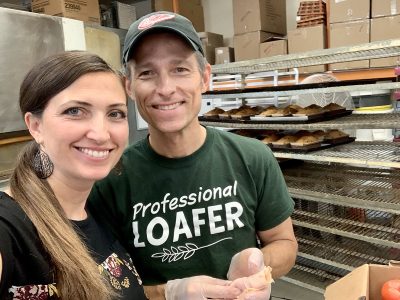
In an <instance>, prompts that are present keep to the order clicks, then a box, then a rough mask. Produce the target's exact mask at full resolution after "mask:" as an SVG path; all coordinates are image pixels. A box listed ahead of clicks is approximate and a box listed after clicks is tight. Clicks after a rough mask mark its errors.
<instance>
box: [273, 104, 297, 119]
mask: <svg viewBox="0 0 400 300" xmlns="http://www.w3.org/2000/svg"><path fill="white" fill-rule="evenodd" d="M297 111H298V109H297V108H295V107H292V106H291V105H289V106H287V107H284V108H279V109H278V110H277V111H276V112H275V113H273V114H271V117H289V116H291V115H293V114H295V113H297Z"/></svg>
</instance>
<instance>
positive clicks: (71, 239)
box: [10, 51, 122, 300]
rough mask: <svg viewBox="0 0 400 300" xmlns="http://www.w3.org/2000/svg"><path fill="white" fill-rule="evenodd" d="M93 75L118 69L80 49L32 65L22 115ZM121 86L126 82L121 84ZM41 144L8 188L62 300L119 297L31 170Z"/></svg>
mask: <svg viewBox="0 0 400 300" xmlns="http://www.w3.org/2000/svg"><path fill="white" fill-rule="evenodd" d="M92 72H112V73H114V74H117V75H118V76H120V74H118V73H117V72H116V71H114V70H113V69H112V68H111V67H110V66H109V65H108V64H107V63H106V62H105V61H104V60H103V59H101V58H100V57H98V56H97V55H94V54H90V53H87V52H82V51H70V52H63V53H60V54H57V55H54V56H51V57H48V58H47V59H45V60H43V61H42V62H41V63H39V64H38V65H36V66H35V67H33V69H31V71H29V73H28V74H27V75H26V77H25V79H24V80H23V82H22V84H21V89H20V98H19V104H20V109H21V112H22V114H23V115H25V113H27V112H32V113H33V114H35V115H37V116H38V117H40V116H41V114H42V112H43V111H44V109H45V108H46V106H47V104H48V102H49V101H50V100H51V98H52V97H54V96H55V95H57V94H58V93H60V92H61V91H62V90H64V89H65V88H67V87H68V86H70V85H71V84H72V83H73V82H75V81H76V80H77V79H78V78H80V77H81V76H83V75H85V74H88V73H92ZM121 82H122V81H121ZM37 151H39V145H38V144H37V143H35V142H32V143H31V144H30V145H28V146H27V147H26V148H25V149H24V150H23V151H22V153H21V154H20V156H19V158H18V161H17V164H16V168H15V170H14V172H13V174H12V176H11V178H10V190H11V194H12V196H13V198H14V199H15V201H17V202H18V203H19V205H20V206H21V207H22V209H23V210H24V212H25V213H26V214H27V215H28V217H29V218H30V220H31V221H32V223H33V224H34V226H35V227H36V229H37V232H38V235H39V237H40V239H41V241H42V243H43V246H44V249H45V251H46V252H47V253H48V255H49V257H50V259H51V263H52V264H53V266H54V277H55V282H56V283H57V290H58V293H59V295H60V298H61V299H63V300H65V299H71V300H77V299H79V300H109V299H112V297H113V296H115V293H114V292H113V290H112V288H110V287H109V286H108V285H107V284H106V282H105V280H104V278H103V276H102V275H101V274H100V273H99V269H98V266H97V264H96V262H95V261H94V260H93V258H92V257H91V256H90V254H89V251H88V249H87V248H86V246H85V245H84V244H83V242H82V240H81V239H80V237H79V236H78V234H77V233H76V232H75V230H74V228H73V226H72V224H71V222H70V221H69V220H68V219H67V217H66V215H65V213H64V211H63V209H62V207H61V205H60V203H59V202H58V200H57V198H56V196H55V194H54V192H53V190H52V189H51V187H50V185H49V184H48V182H47V180H45V179H40V178H38V176H37V175H36V173H35V171H34V169H33V168H32V161H33V157H34V156H35V154H36V153H37Z"/></svg>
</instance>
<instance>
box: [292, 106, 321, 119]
mask: <svg viewBox="0 0 400 300" xmlns="http://www.w3.org/2000/svg"><path fill="white" fill-rule="evenodd" d="M323 112H324V110H323V109H322V107H321V106H319V105H317V104H311V105H309V106H306V107H304V108H301V109H299V110H298V111H297V112H296V113H294V114H293V115H294V116H312V115H318V114H321V113H323Z"/></svg>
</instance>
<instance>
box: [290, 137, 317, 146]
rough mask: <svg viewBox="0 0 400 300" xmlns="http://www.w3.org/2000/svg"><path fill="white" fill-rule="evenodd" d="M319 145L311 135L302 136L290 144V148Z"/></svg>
mask: <svg viewBox="0 0 400 300" xmlns="http://www.w3.org/2000/svg"><path fill="white" fill-rule="evenodd" d="M315 144H321V141H320V140H319V139H318V138H316V137H314V136H313V135H304V136H302V137H301V138H299V139H297V140H296V141H295V142H292V143H290V145H291V146H297V147H304V146H309V145H315Z"/></svg>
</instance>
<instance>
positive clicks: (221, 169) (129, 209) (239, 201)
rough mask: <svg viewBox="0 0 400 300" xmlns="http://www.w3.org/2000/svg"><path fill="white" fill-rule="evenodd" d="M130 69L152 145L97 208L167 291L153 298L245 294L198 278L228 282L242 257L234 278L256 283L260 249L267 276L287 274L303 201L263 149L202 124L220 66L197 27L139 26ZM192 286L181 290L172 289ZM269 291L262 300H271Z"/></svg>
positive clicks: (161, 21) (168, 18) (138, 149)
mask: <svg viewBox="0 0 400 300" xmlns="http://www.w3.org/2000/svg"><path fill="white" fill-rule="evenodd" d="M123 63H124V65H125V68H126V82H125V86H126V90H127V93H128V95H129V96H130V97H131V98H132V99H134V101H135V102H136V105H137V108H138V110H139V112H140V114H141V116H142V117H143V118H144V119H145V120H146V121H147V123H148V125H149V136H148V138H147V139H145V140H142V141H140V142H138V143H136V144H134V145H132V146H130V147H129V148H128V149H127V150H126V152H125V155H124V157H123V171H122V174H121V175H120V176H109V177H108V178H107V179H106V180H104V181H102V182H100V183H99V184H98V185H97V186H96V187H95V189H94V190H93V192H92V195H91V201H90V203H91V204H92V206H93V209H94V210H96V211H97V214H98V215H99V217H101V218H102V219H103V220H104V222H106V223H107V224H109V225H110V226H111V227H112V228H113V230H114V232H115V233H116V234H117V235H118V236H119V238H120V240H121V241H122V242H124V243H125V245H126V246H127V247H128V248H129V251H130V253H131V255H132V257H133V259H134V262H135V265H136V268H137V270H138V272H139V274H140V275H141V277H142V279H143V283H144V285H146V286H151V285H160V286H157V287H153V288H149V289H146V290H147V291H148V292H149V293H151V295H156V294H157V293H159V294H158V296H163V293H164V286H163V285H161V284H163V283H166V282H168V283H169V284H167V293H168V291H170V290H172V289H173V290H174V291H175V290H179V289H185V290H189V284H190V283H191V284H193V283H195V282H196V283H197V286H196V287H192V288H193V289H194V288H198V289H199V290H200V292H201V297H199V299H204V298H216V297H218V296H216V295H217V294H218V293H215V289H213V288H211V287H210V286H211V285H214V287H217V286H218V288H217V289H218V290H219V291H223V292H222V295H223V296H224V295H225V297H223V298H229V296H227V295H228V293H234V292H236V291H232V290H229V291H228V290H223V288H226V287H224V285H226V283H225V282H214V281H208V280H211V279H210V278H207V280H206V281H202V280H203V279H204V278H203V277H201V278H199V277H195V279H194V280H190V278H191V276H195V275H201V274H202V275H207V276H211V277H215V278H221V279H224V278H226V277H227V272H228V268H229V266H230V263H231V259H232V257H233V256H234V255H235V254H236V253H239V254H238V255H236V256H235V259H233V260H232V264H231V269H230V270H229V271H230V274H231V275H232V274H235V275H234V276H233V275H232V276H230V278H229V279H235V278H236V277H238V276H249V275H250V274H252V273H254V272H256V271H258V270H259V269H260V268H258V267H256V268H253V269H252V267H251V265H252V263H253V266H254V265H257V264H259V263H257V262H255V261H257V255H258V254H257V253H256V252H254V251H248V250H249V249H251V248H254V247H257V245H258V242H259V243H260V246H261V251H262V252H261V251H260V252H259V253H262V257H261V263H262V267H264V264H265V265H266V266H271V267H272V275H273V277H274V278H277V277H280V276H282V275H284V274H286V273H287V272H288V271H289V270H290V268H291V267H292V266H293V264H294V261H295V257H296V252H297V242H296V239H295V237H294V233H293V226H292V222H291V219H290V214H291V213H292V211H293V201H292V200H291V198H290V196H289V194H288V191H287V188H286V185H285V183H284V180H283V176H282V173H281V171H280V168H279V165H278V163H277V161H276V159H275V158H274V157H273V154H272V152H271V151H270V150H268V148H266V147H265V146H264V145H263V144H262V143H260V142H258V141H256V140H253V139H248V138H244V137H240V136H237V135H234V134H232V133H227V132H223V131H218V130H216V129H212V128H205V127H203V126H201V125H200V123H199V121H198V113H199V111H200V107H201V101H202V99H201V94H202V93H203V92H205V91H206V90H207V86H208V83H209V80H210V73H211V66H210V65H209V64H208V63H207V62H206V60H205V58H204V51H203V48H202V44H201V41H200V39H199V37H198V36H197V33H196V31H195V29H194V28H193V26H192V24H191V23H190V21H189V20H187V19H186V18H184V17H182V16H180V15H177V14H173V13H169V12H156V13H152V14H149V15H147V16H144V17H142V18H141V19H139V20H138V21H136V22H134V23H133V24H132V25H131V27H130V28H129V31H128V33H127V35H126V39H125V45H124V52H123ZM252 259H253V261H252ZM243 265H244V269H246V270H245V271H243V272H242V271H240V270H241V268H243ZM247 267H248V268H247ZM185 277H188V278H189V279H185V281H179V284H181V287H179V288H178V287H177V286H175V285H173V284H172V283H175V284H176V283H177V281H172V279H176V278H185ZM188 281H189V283H188ZM219 285H221V286H219ZM182 286H183V288H182ZM206 286H207V288H205V287H206ZM208 287H210V288H209V289H208ZM220 288H221V289H220ZM269 288H270V287H269ZM269 288H267V289H266V291H264V294H262V293H259V294H258V298H255V299H266V297H267V296H269V292H270V291H269ZM211 290H213V292H211ZM153 293H154V294H153ZM169 293H170V292H169ZM170 294H171V293H170ZM177 295H178V294H177ZM179 295H180V296H176V297H175V298H174V297H168V295H167V299H168V298H170V299H179V298H182V297H183V298H185V297H184V296H182V295H184V294H183V293H181V294H179ZM185 295H186V294H185ZM210 295H211V296H210ZM229 295H231V294H229ZM255 296H257V293H255ZM187 298H190V297H189V296H188V297H187ZM193 298H194V297H192V298H190V299H193Z"/></svg>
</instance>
